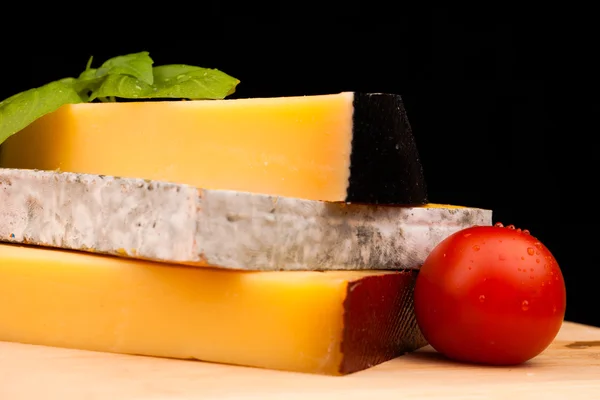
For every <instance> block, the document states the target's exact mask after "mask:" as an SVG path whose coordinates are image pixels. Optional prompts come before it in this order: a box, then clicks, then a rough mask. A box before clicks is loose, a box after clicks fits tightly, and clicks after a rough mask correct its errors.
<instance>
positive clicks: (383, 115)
mask: <svg viewBox="0 0 600 400" xmlns="http://www.w3.org/2000/svg"><path fill="white" fill-rule="evenodd" d="M0 167H6V168H26V169H42V170H61V171H66V172H77V173H91V174H104V175H114V176H121V177H132V178H144V179H154V180H160V181H168V182H175V183H185V184H190V185H192V186H197V187H203V188H207V189H220V190H237V191H247V192H253V193H264V194H271V195H278V196H288V197H297V198H304V199H309V200H323V201H349V202H362V203H390V204H425V203H427V190H426V185H425V180H424V177H423V171H422V166H421V162H420V160H419V155H418V152H417V147H416V145H415V142H414V139H413V135H412V131H411V128H410V124H409V122H408V119H407V117H406V113H405V110H404V106H403V103H402V100H401V98H400V96H397V95H391V94H359V93H340V94H332V95H320V96H302V97H283V98H254V99H235V100H210V101H167V102H127V103H85V104H74V105H66V106H63V107H62V108H60V109H59V110H57V111H56V112H54V113H51V114H49V115H46V116H44V117H42V118H40V119H39V120H37V121H35V122H34V123H33V124H31V125H30V126H28V127H27V128H25V129H24V130H22V131H21V132H19V133H17V134H15V135H14V136H12V137H11V138H9V139H8V140H7V141H6V142H4V143H3V144H2V147H1V150H0Z"/></svg>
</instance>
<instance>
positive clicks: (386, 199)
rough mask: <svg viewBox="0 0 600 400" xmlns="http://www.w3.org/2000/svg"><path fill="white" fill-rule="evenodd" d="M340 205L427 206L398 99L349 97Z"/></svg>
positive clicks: (382, 95)
mask: <svg viewBox="0 0 600 400" xmlns="http://www.w3.org/2000/svg"><path fill="white" fill-rule="evenodd" d="M346 201H348V202H352V203H371V204H426V203H427V202H428V198H427V185H426V183H425V176H424V173H423V167H422V165H421V161H420V158H419V152H418V150H417V144H416V143H415V139H414V137H413V133H412V129H411V127H410V123H409V121H408V117H407V116H406V110H405V109H404V103H403V102H402V98H401V97H400V96H399V95H395V94H386V93H354V114H353V138H352V154H351V155H350V182H349V187H348V193H347V198H346Z"/></svg>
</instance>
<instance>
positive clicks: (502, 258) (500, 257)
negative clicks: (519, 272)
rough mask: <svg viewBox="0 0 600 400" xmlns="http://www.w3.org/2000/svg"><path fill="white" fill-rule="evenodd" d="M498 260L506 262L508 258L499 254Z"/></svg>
mask: <svg viewBox="0 0 600 400" xmlns="http://www.w3.org/2000/svg"><path fill="white" fill-rule="evenodd" d="M498 260H500V261H504V260H506V256H505V255H504V254H498Z"/></svg>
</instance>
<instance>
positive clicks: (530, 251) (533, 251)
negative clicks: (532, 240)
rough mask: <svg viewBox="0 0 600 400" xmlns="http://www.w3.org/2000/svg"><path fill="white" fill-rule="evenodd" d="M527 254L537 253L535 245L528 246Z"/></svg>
mask: <svg viewBox="0 0 600 400" xmlns="http://www.w3.org/2000/svg"><path fill="white" fill-rule="evenodd" d="M527 254H529V255H530V256H532V255H534V254H535V250H534V249H533V247H528V248H527Z"/></svg>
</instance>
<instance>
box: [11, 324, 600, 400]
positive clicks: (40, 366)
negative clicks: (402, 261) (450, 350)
mask: <svg viewBox="0 0 600 400" xmlns="http://www.w3.org/2000/svg"><path fill="white" fill-rule="evenodd" d="M534 396H540V398H542V399H544V400H553V399H561V400H564V399H568V398H573V399H577V400H581V399H600V328H594V327H590V326H585V325H579V324H574V323H565V324H564V325H563V328H562V330H561V332H560V334H559V335H558V337H557V339H556V340H555V342H554V344H553V345H552V346H551V347H550V348H549V349H547V350H546V351H545V352H544V353H543V354H542V355H540V356H539V357H537V358H536V359H534V360H532V361H530V362H529V363H527V364H524V365H521V366H518V367H510V368H495V367H480V366H472V365H461V364H458V363H453V362H450V361H447V360H445V359H443V358H442V357H440V356H439V355H438V354H437V353H435V352H434V351H433V350H432V349H431V348H430V347H427V348H424V349H422V350H420V351H418V352H416V353H413V354H410V355H406V356H403V357H399V358H397V359H395V360H392V361H390V362H387V363H385V364H382V365H379V366H376V367H374V368H371V369H369V370H367V371H363V372H359V373H356V374H353V375H349V376H345V377H329V376H316V375H307V374H297V373H288V372H278V371H268V370H260V369H254V368H244V367H234V366H226V365H217V364H209V363H203V362H198V361H179V360H170V359H159V358H151V357H138V356H126V355H117V354H106V353H95V352H88V351H77V350H66V349H57V348H51V347H41V346H31V345H23V344H15V343H6V342H0V399H2V400H21V399H27V400H30V399H36V400H38V399H39V400H46V399H52V400H53V399H60V400H75V399H77V400H79V399H86V400H95V399H102V400H120V399H123V400H125V399H127V400H133V399H135V400H138V399H139V400H142V399H143V400H156V399H186V400H187V399H194V400H195V399H228V400H229V399H242V400H246V399H256V400H269V399H286V400H295V399H308V400H325V399H326V400H334V399H344V400H353V399H370V400H388V399H389V400H392V399H394V400H400V399H402V400H404V399H421V400H423V399H426V400H428V399H462V400H472V399H503V400H504V399H508V400H517V399H528V400H531V399H533V398H534Z"/></svg>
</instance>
